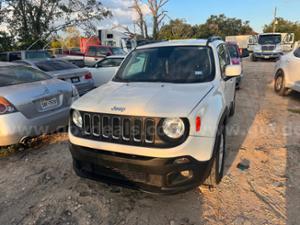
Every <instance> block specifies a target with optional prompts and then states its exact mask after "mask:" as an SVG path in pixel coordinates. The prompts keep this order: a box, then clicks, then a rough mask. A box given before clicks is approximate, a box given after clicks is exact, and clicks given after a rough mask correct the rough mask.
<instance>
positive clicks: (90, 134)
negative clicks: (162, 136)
mask: <svg viewBox="0 0 300 225" xmlns="http://www.w3.org/2000/svg"><path fill="white" fill-rule="evenodd" d="M82 116H83V128H82V130H83V132H82V135H83V136H85V137H87V138H91V139H96V140H100V141H109V142H117V143H124V144H127V143H129V142H131V143H135V144H145V145H147V144H150V145H151V144H155V143H156V142H160V140H159V138H158V135H157V127H158V123H159V119H158V118H148V117H147V118H146V117H132V116H120V115H110V114H96V113H86V112H83V113H82Z"/></svg>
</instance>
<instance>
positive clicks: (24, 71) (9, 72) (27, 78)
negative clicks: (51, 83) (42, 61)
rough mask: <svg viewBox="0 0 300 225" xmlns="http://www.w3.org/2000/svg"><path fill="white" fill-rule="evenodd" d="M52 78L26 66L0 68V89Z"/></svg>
mask: <svg viewBox="0 0 300 225" xmlns="http://www.w3.org/2000/svg"><path fill="white" fill-rule="evenodd" d="M51 78H52V77H51V76H49V75H47V74H45V73H43V72H41V71H39V70H36V69H33V68H30V67H26V66H21V65H20V66H3V67H0V87H5V86H10V85H17V84H23V83H32V82H36V81H42V80H48V79H51Z"/></svg>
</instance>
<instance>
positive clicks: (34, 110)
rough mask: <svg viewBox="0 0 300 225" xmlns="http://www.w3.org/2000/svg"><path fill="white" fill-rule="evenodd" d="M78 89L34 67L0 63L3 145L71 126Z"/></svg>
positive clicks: (0, 108) (0, 144)
mask: <svg viewBox="0 0 300 225" xmlns="http://www.w3.org/2000/svg"><path fill="white" fill-rule="evenodd" d="M77 98H78V92H77V89H76V88H75V87H74V86H73V85H72V84H69V83H67V82H64V81H61V80H58V79H55V78H52V77H51V76H49V75H48V74H46V73H44V72H41V71H40V70H37V69H34V68H32V67H27V66H23V65H19V64H11V63H0V146H7V145H12V144H17V143H20V142H21V143H22V142H23V141H24V140H26V139H27V138H29V137H35V136H38V135H41V134H46V133H51V132H53V131H56V130H57V129H60V128H62V127H65V126H66V125H67V124H68V117H69V110H70V106H71V104H72V103H73V101H74V100H76V99H77Z"/></svg>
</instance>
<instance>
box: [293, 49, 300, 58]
mask: <svg viewBox="0 0 300 225" xmlns="http://www.w3.org/2000/svg"><path fill="white" fill-rule="evenodd" d="M294 55H295V56H296V57H297V58H300V48H297V49H296V51H294Z"/></svg>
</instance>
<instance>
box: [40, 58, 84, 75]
mask: <svg viewBox="0 0 300 225" xmlns="http://www.w3.org/2000/svg"><path fill="white" fill-rule="evenodd" d="M35 65H36V66H37V67H38V68H39V69H40V70H42V71H45V72H51V71H60V70H69V69H78V66H76V65H74V64H72V63H69V62H66V61H63V60H47V61H40V62H37V63H36V64H35Z"/></svg>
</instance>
